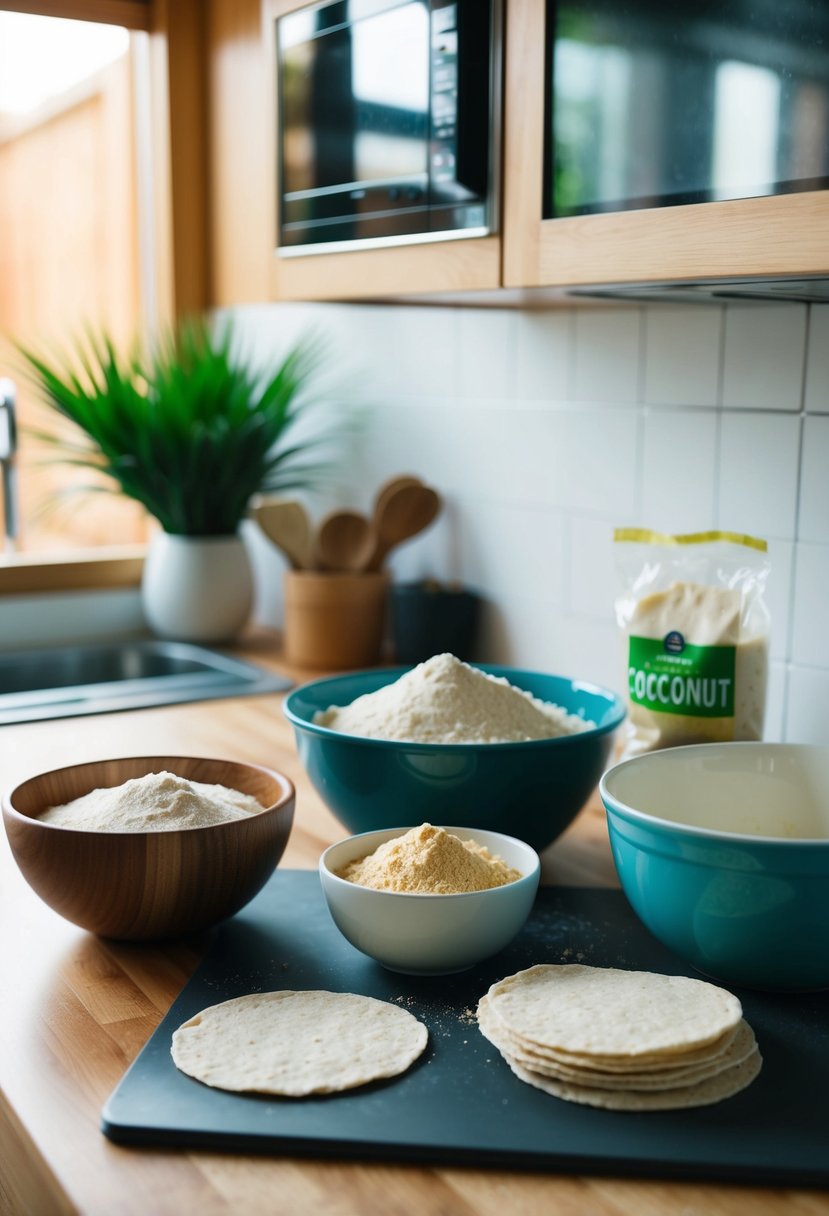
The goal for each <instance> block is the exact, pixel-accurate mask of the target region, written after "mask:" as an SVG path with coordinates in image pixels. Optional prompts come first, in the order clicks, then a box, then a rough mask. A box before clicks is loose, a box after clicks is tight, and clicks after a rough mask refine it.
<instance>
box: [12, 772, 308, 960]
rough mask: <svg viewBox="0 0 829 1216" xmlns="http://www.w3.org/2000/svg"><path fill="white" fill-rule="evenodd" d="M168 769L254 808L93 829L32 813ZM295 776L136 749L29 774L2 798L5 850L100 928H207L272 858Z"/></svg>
mask: <svg viewBox="0 0 829 1216" xmlns="http://www.w3.org/2000/svg"><path fill="white" fill-rule="evenodd" d="M162 771H167V772H171V773H174V774H175V775H176V776H179V777H185V778H187V779H189V780H193V781H201V782H204V783H206V784H211V785H212V784H215V785H224V786H227V787H229V788H231V789H234V790H240V791H241V792H242V793H243V794H252V795H253V796H254V797H255V798H258V800H259V801H260V802H261V803H262V806H263V808H264V809H263V810H262V813H261V814H257V815H251V816H246V817H245V818H244V819H234V820H230V821H229V822H226V823H218V824H213V825H211V826H210V827H196V828H185V829H176V830H173V831H149V832H94V831H78V830H76V829H74V828H65V827H58V826H56V825H55V824H50V823H44V822H42V821H40V820H39V819H38V818H37V816H38V815H39V814H40V813H42V812H43V811H45V810H46V809H47V808H48V807H50V806H59V805H62V804H64V803H66V802H70V801H71V800H72V799H74V798H79V797H81V796H82V795H83V794H88V793H90V792H91V791H92V790H94V789H101V788H105V787H111V786H118V785H121V784H123V782H125V781H128V780H129V779H130V778H133V777H143V776H145V775H146V774H147V773H154V772H156V773H157V772H162ZM294 801H295V793H294V787H293V784H292V783H291V782H290V781H289V780H288V778H287V777H285V776H283V775H282V774H281V773H277V772H274V771H272V770H270V769H267V768H261V767H259V766H258V765H255V764H241V763H237V762H234V761H231V760H209V759H199V758H196V757H191V756H134V757H127V758H125V759H119V760H100V761H93V762H92V763H89V764H75V765H72V766H70V767H68V768H60V769H55V770H54V771H52V772H48V773H41V774H39V775H38V776H37V777H31V778H30V779H29V780H28V781H24V782H23V783H22V784H21V785H18V786H17V787H16V788H15V789H13V790H11V792H10V793H7V794H5V795H4V797H3V822H4V824H5V828H6V834H7V836H8V838H9V844H10V845H11V849H12V853H13V854H14V858H15V861H16V862H17V864H18V866H19V868H20V871H21V873H22V874H23V877H24V878H25V879H26V881H27V882H28V884H29V886H30V887H31V888H32V889H33V890H34V891H36V892H37V894H38V895H39V896H40V898H41V899H42V900H43V901H44V902H45V903H47V904H48V905H49V907H50V908H52V909H53V910H54V911H55V912H58V913H59V914H60V915H61V916H63V917H65V918H66V919H67V920H70V921H72V922H73V923H74V924H76V925H80V926H81V927H82V928H84V929H88V930H89V931H90V932H92V933H98V934H101V935H102V936H104V937H114V938H120V939H122V940H131V941H150V940H154V939H158V938H165V937H177V936H179V935H181V934H184V933H193V932H196V931H197V930H200V929H206V928H208V927H209V926H211V925H214V924H216V923H217V922H218V921H220V920H223V919H224V918H225V917H227V916H232V915H233V913H234V912H238V911H239V909H240V908H242V907H244V905H245V904H246V903H248V902H249V901H250V900H251V899H252V898H253V896H254V895H256V893H257V892H258V891H259V890H260V889H261V888H262V887H263V886H264V885H265V883H266V882H267V880H268V878H269V877H270V875H271V874H272V873H273V871H274V869H275V867H276V865H277V864H278V862H279V859H280V858H281V856H282V854H283V852H284V851H285V846H286V844H287V843H288V836H289V835H290V832H291V825H292V823H293V816H294Z"/></svg>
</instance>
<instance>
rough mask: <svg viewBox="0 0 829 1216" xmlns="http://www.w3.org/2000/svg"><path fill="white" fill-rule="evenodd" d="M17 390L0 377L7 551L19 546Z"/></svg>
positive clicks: (0, 453)
mask: <svg viewBox="0 0 829 1216" xmlns="http://www.w3.org/2000/svg"><path fill="white" fill-rule="evenodd" d="M14 402H15V390H14V384H13V383H12V381H11V380H6V379H0V468H2V470H3V520H4V524H5V533H6V551H7V552H11V551H12V550H14V549H15V548H16V547H17V527H18V520H17V487H16V483H15V477H16V470H15V456H16V453H17V426H16V420H15V407H14Z"/></svg>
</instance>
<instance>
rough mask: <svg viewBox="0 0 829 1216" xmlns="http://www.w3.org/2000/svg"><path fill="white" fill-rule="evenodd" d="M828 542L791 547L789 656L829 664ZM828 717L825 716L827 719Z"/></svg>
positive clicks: (813, 663)
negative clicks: (792, 565)
mask: <svg viewBox="0 0 829 1216" xmlns="http://www.w3.org/2000/svg"><path fill="white" fill-rule="evenodd" d="M827 604H829V545H798V546H797V549H796V551H795V576H794V600H793V607H792V613H793V621H792V649H791V660H792V662H793V663H800V664H802V665H804V666H806V667H824V668H829V629H827V611H826V605H827ZM828 721H829V720H828Z"/></svg>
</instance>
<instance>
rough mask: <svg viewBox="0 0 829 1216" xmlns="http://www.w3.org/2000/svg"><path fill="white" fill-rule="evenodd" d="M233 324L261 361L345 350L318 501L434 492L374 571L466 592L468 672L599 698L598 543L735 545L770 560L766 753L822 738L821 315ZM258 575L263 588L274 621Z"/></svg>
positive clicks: (827, 584)
mask: <svg viewBox="0 0 829 1216" xmlns="http://www.w3.org/2000/svg"><path fill="white" fill-rule="evenodd" d="M238 320H239V326H240V329H241V330H242V335H243V336H250V337H251V339H252V340H253V342H254V345H255V348H256V350H257V352H259V353H261V354H262V355H263V357H264V356H265V355H266V354H267V351H268V349H269V345H271V346H276V345H277V344H279V343H284V340H285V335H288V334H291V335H294V334H295V333H297V332H299V331H300V329H301V328H303V327H308V326H313V327H314V328H316V329H317V330H318V331H320V332H324V333H325V332H327V333H329V334H330V335H331V337H332V341H334V342H335V343H336V344H337V346H338V348H339V349H345V350H346V352H347V357H346V356H344V361H343V367H342V371H343V373H345V372H346V371H347V370H349V369H351V370H352V371H353V372H354V375H353V378H352V386H351V389H350V390H349V391H350V396H351V398H352V399H353V400H356V401H358V402H364V403H367V408H366V409H365V410H364V419H363V425H362V429H359V430H357V431H356V432H355V433H354V435H353V436H352V438H351V440H350V443H349V445H348V448H347V450H346V449H344V457H343V460H342V462H341V465H340V469H339V474H340V481H341V485H340V487H339V488H338V491H337V492H338V493H340V494H342V496H343V497H342V498H341V501H343V502H351V503H352V504H353V505H355V506H359V507H363V508H367V507H368V506H369V505H370V503H371V498H372V495H373V493H374V490H375V489H376V487H377V485H379V483H380V482H381V481H382V480H383V479H384V478H386V477H388V476H390V475H392V474H395V473H399V472H413V473H416V474H419V475H420V476H422V477H424V478H425V479H426V480H428V481H430V482H432V483H433V484H434V485H435V486H436V487H437V488H438V489H439V490H440V491H441V493H442V494H443V495H444V499H445V508H444V511H443V513H442V515H441V517H440V519H439V521H438V522H437V523H436V524H435V525H434V526H433V527H432V528H431V529H430V530H429V532H428V533H426V534H425V535H424V536H422V537H419V538H417V539H416V540H414V541H412V542H410V543H409V544H407V545H405V546H402V547H401V549H400V550H399V551H398V552H397V554H396V555H395V556H394V558H393V561H392V571H393V575H394V577H395V578H396V579H400V580H402V579H408V578H417V577H421V576H425V575H429V576H433V577H437V578H442V579H461V580H463V581H464V582H466V583H467V584H468V585H470V586H475V587H476V588H477V589H478V590H480V591H481V593H482V594H483V596H484V599H485V601H486V611H485V620H484V628H483V631H482V636H481V643H480V648H479V649H480V655H479V657H480V658H482V659H488V660H490V661H493V662H512V663H519V664H523V665H526V666H536V667H542V668H546V669H547V670H550V671H560V672H563V673H565V674H570V675H577V676H580V677H582V678H584V679H587V680H594V681H596V682H597V683H600V684H605V685H608V686H610V687H614V688H620V687H621V685H622V676H621V672H622V667H621V659H620V654H619V645H618V640H617V633H616V625H615V620H614V611H613V601H614V597H615V593H616V574H615V567H614V560H613V545H612V540H611V537H612V532H613V528H614V526H617V525H637V524H638V525H641V526H647V527H651V528H655V529H658V530H660V531H670V532H674V531H702V530H706V529H709V528H712V527H722V528H728V529H730V530H733V531H740V532H748V533H751V534H753V535H758V536H763V537H766V538H767V539H768V540H769V551H770V559H771V571H772V573H771V578H770V581H769V586H768V603H769V605H770V611H771V616H772V642H771V656H772V663H771V668H770V678H769V693H768V708H767V717H766V736H767V738H770V739H787V740H790V741H798V740H819V741H821V742H825V743H829V629H827V628H826V611H825V607H824V606H825V605H826V604H827V603H829V528H827V521H829V489H827V485H829V477H827V476H826V474H825V470H826V469H827V468H829V354H828V353H827V352H829V305H826V306H811V308H807V307H806V306H804V305H800V304H780V305H778V304H773V305H744V304H735V305H727V306H725V307H723V306H721V305H711V306H694V307H690V306H675V307H673V306H663V305H658V306H656V305H654V306H647V307H644V308H642V307H639V306H631V305H620V306H618V307H616V306H605V305H602V306H601V307H593V308H591V307H578V308H572V309H570V308H561V307H560V308H556V309H551V310H549V311H543V310H521V309H515V310H505V309H500V308H499V309H495V310H490V309H480V308H478V309H472V308H469V309H460V308H454V309H453V308H447V309H443V308H435V307H424V308H416V307H411V306H403V305H401V306H382V305H354V306H350V305H296V306H292V305H291V306H289V305H273V306H263V307H260V308H250V309H240V310H239V316H238ZM300 322H301V324H300ZM807 330H808V346H807ZM355 369H360V370H359V371H356V370H355ZM801 430H802V444H801ZM801 449H802V450H801ZM270 560H271V561H273V560H274V559H273V557H272V556H271V558H270ZM279 575H280V571H278V570H277V571H276V572H274V571H273V570H272V571H271V575H270V582H269V583H268V584H267V587H266V589H265V591H264V592H263V598H264V599H265V600H266V601H267V604H268V606H269V610H270V612H271V615H273V614H274V611H275V615H276V619H278V617H279V611H278V608H277V609H276V610H274V605H273V599H274V596H275V595H276V594H277V592H278V586H279V581H280V577H279Z"/></svg>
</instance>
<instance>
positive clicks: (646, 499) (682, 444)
mask: <svg viewBox="0 0 829 1216" xmlns="http://www.w3.org/2000/svg"><path fill="white" fill-rule="evenodd" d="M718 450H719V420H718V418H717V415H716V414H715V413H714V412H713V411H710V410H708V411H705V410H694V411H691V410H649V411H648V412H647V413H646V414H645V437H644V450H643V465H642V518H643V520H645V521H647V525H648V527H651V528H655V529H657V530H658V531H660V532H699V531H703V530H706V529H708V528H711V527H713V525H714V516H715V507H716V486H717V456H718Z"/></svg>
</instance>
